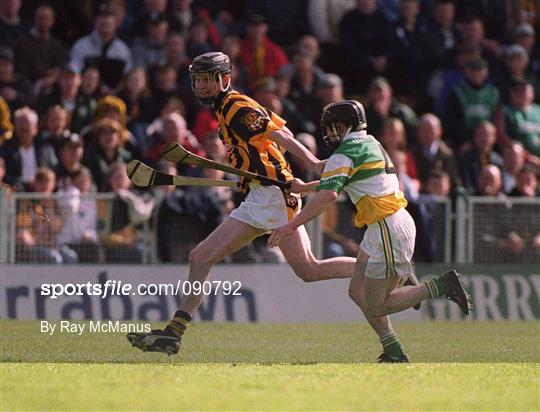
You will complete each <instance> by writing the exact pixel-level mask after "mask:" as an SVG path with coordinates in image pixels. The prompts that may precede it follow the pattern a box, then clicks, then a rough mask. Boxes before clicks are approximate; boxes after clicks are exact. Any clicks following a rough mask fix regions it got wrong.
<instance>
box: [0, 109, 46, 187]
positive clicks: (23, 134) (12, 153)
mask: <svg viewBox="0 0 540 412" xmlns="http://www.w3.org/2000/svg"><path fill="white" fill-rule="evenodd" d="M14 124H15V129H14V132H15V134H14V137H13V138H12V139H10V140H6V141H5V142H4V143H3V144H2V146H0V156H1V157H3V158H4V160H5V162H6V171H7V174H6V177H5V178H4V180H5V181H6V183H8V184H10V185H12V186H15V187H17V189H18V190H20V191H25V190H29V189H30V188H31V186H32V183H33V182H34V177H35V175H36V171H37V169H38V168H39V167H48V168H52V167H54V166H55V165H56V163H57V158H56V156H55V154H54V150H53V148H52V147H51V146H49V145H43V144H40V143H38V142H35V141H34V139H35V137H36V136H37V133H38V116H37V114H36V112H34V111H33V110H32V109H30V108H28V107H23V108H21V109H19V110H17V111H16V112H15V115H14Z"/></svg>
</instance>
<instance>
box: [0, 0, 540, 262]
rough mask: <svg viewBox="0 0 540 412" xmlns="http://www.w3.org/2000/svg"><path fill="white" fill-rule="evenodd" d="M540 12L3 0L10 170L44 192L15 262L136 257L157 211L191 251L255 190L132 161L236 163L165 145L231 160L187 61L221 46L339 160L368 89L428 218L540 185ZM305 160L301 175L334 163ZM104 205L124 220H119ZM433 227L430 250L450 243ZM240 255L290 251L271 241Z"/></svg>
mask: <svg viewBox="0 0 540 412" xmlns="http://www.w3.org/2000/svg"><path fill="white" fill-rule="evenodd" d="M539 15H540V2H539V1H537V0H492V1H468V0H378V1H376V0H295V1H291V0H169V1H167V0H103V1H98V0H94V1H90V0H80V1H69V0H52V1H50V2H42V1H34V0H25V1H24V2H22V1H21V0H2V1H0V181H1V182H2V183H1V184H2V188H3V189H2V190H4V191H6V192H8V193H13V192H16V193H24V192H32V193H37V194H42V195H45V197H44V200H40V201H36V200H28V199H27V200H24V199H22V200H20V204H19V205H18V207H17V211H18V212H17V234H16V238H17V245H18V246H17V251H18V252H17V253H18V254H17V256H18V257H17V259H18V260H22V261H24V260H25V259H26V260H28V259H34V260H39V261H50V262H68V263H69V262H78V261H91V262H95V261H104V260H105V261H109V262H112V261H116V260H118V259H124V260H127V261H138V260H140V259H141V255H140V250H139V248H137V242H138V240H137V234H136V233H137V231H136V230H135V229H136V228H137V227H140V225H141V224H147V223H148V222H150V224H151V225H152V227H153V228H154V230H155V233H156V244H157V256H158V258H159V260H160V261H164V262H169V261H173V260H180V261H185V259H186V257H187V253H188V251H189V249H190V248H192V247H193V245H194V244H196V243H197V242H198V241H200V240H201V239H202V238H204V236H206V235H207V234H208V233H209V232H210V231H211V230H212V229H213V228H215V227H216V225H217V224H219V222H220V221H221V220H222V219H223V218H224V216H226V215H227V214H228V213H229V212H230V210H232V209H233V208H234V207H235V204H238V203H239V202H240V201H241V195H240V194H237V193H232V192H231V191H230V190H228V189H224V188H205V189H201V188H177V189H174V188H172V187H165V188H158V189H154V190H151V191H150V190H146V191H140V190H136V189H135V188H132V187H131V185H130V181H129V179H128V178H127V176H126V174H125V164H126V163H127V162H129V161H130V160H131V159H135V158H136V159H141V160H143V161H144V162H146V163H148V164H149V165H152V166H153V167H155V168H157V169H159V170H161V171H164V172H167V173H182V174H186V175H192V176H204V177H213V178H231V177H228V176H224V175H223V174H222V173H221V172H218V171H213V170H199V169H197V168H193V167H189V168H186V167H185V166H181V165H173V164H169V163H164V162H163V161H162V160H160V151H161V148H162V147H163V145H164V144H165V143H167V142H178V143H180V144H182V145H183V146H184V147H186V148H188V149H189V150H191V151H192V152H194V153H197V154H199V155H202V156H206V157H209V158H211V159H213V160H216V161H218V162H225V161H226V160H225V150H224V147H223V146H222V145H221V143H220V141H219V135H218V132H217V121H216V119H215V117H214V115H213V113H212V111H211V108H209V107H207V106H203V105H201V104H199V103H198V102H197V101H196V100H195V98H194V96H193V93H192V91H191V85H190V79H189V74H188V66H189V64H190V62H191V60H192V59H193V58H194V57H195V56H197V55H199V54H201V53H205V52H208V51H213V50H221V51H223V52H225V53H227V54H228V55H229V57H230V59H231V62H232V65H233V73H232V79H233V80H232V81H233V87H234V88H235V89H237V90H239V91H241V92H245V93H247V94H248V95H249V96H251V97H253V98H254V99H256V100H257V101H259V102H260V103H261V104H263V105H264V106H266V107H268V108H269V109H271V110H272V111H274V112H275V113H277V114H279V115H280V116H282V117H283V118H284V119H285V120H286V121H287V126H288V127H289V129H291V131H292V132H293V133H294V134H295V136H296V138H297V139H298V140H299V141H300V142H302V143H303V144H304V145H305V146H306V147H308V148H309V150H311V151H312V152H313V153H314V154H316V155H317V156H318V157H319V158H321V159H325V158H328V156H329V155H330V154H331V153H330V152H329V151H328V149H327V148H326V147H325V146H324V144H323V142H322V139H321V130H320V128H319V119H320V115H321V112H322V108H323V107H324V106H325V105H327V104H329V103H332V102H335V101H338V100H342V99H344V98H354V99H357V100H359V101H361V102H362V103H363V104H364V105H365V108H366V114H367V122H368V132H369V133H371V134H373V135H374V136H375V137H377V138H378V139H379V140H380V141H381V142H382V144H383V146H384V147H385V148H386V150H387V151H388V153H389V154H390V156H391V158H392V160H393V162H394V164H395V166H396V169H397V171H398V177H399V180H400V184H401V187H402V190H403V191H404V193H405V194H406V197H407V198H408V200H409V202H410V206H409V208H410V209H411V212H412V213H413V215H414V216H415V219H416V220H417V225H419V226H420V231H421V230H422V221H423V220H425V216H426V211H425V209H426V204H427V205H429V204H430V203H429V202H431V201H432V199H433V198H434V197H445V196H454V195H455V194H457V193H466V194H469V195H476V196H486V197H504V196H512V197H514V196H517V197H535V196H538V195H539V193H540V191H539V184H538V176H539V170H540V160H539V159H540V158H539V156H540V105H538V103H539V101H540V80H539V77H540V76H539V75H540V47H539V45H538V43H537V42H536V36H537V33H538V30H539V28H540V27H539V23H538V22H539V20H540V19H539ZM290 162H291V165H292V167H293V171H294V174H295V176H297V177H300V178H302V179H304V180H313V179H314V178H317V176H314V175H313V174H312V171H310V170H308V169H306V167H305V165H303V164H302V163H299V162H298V161H297V159H294V158H290ZM95 192H97V193H105V194H107V193H113V194H114V197H113V201H112V202H109V206H108V207H109V209H107V210H105V211H103V210H100V205H99V202H98V201H96V198H95V197H93V198H92V197H87V196H86V197H85V196H81V195H85V194H88V193H95ZM52 193H56V194H57V195H56V196H53V198H54V200H50V199H47V196H46V195H48V194H52ZM51 199H52V198H51ZM426 199H427V200H426ZM24 202H26V203H24ZM426 202H427V203H426ZM101 209H103V208H101ZM428 209H429V208H428ZM101 215H111V216H113V217H114V218H113V219H112V220H111V222H110V224H109V226H108V232H107V233H106V234H105V235H103V234H102V233H100V230H99V224H98V223H99V220H100V216H101ZM422 219H423V220H422ZM326 220H328V221H330V222H331V221H332V218H329V219H326ZM40 222H41V223H40ZM347 222H348V223H349V221H348V220H347ZM173 227H177V228H180V229H177V230H176V232H175V231H174V230H173V229H172V228H173ZM40 231H46V232H47V233H48V234H47V235H45V234H43V233H41V232H40ZM179 231H181V234H179ZM428 232H429V230H427V229H426V233H427V234H426V236H424V242H425V245H423V246H422V245H420V247H418V246H417V259H418V260H430V259H433V257H432V253H431V252H430V248H431V249H432V248H433V242H430V237H429V233H428ZM40 233H41V234H40ZM514 235H515V236H517V238H516V237H515V236H514ZM325 236H327V237H328V238H329V239H330V242H329V246H328V248H326V252H325V254H326V255H337V254H343V253H345V254H347V253H348V254H354V253H355V250H356V249H355V248H357V246H356V244H357V239H356V240H354V241H353V240H352V238H350V237H347V236H344V235H343V234H341V233H338V231H337V230H336V224H335V223H334V224H332V223H328V225H327V226H325ZM497 236H499V235H497ZM497 236H495V237H496V238H497ZM419 237H420V235H419ZM44 238H47V239H48V241H44V240H43V239H44ZM497 239H499V241H497V242H496V243H497V245H500V249H501V250H505V251H507V252H508V253H509V254H512V253H513V254H514V255H515V253H516V251H519V252H521V251H523V250H524V249H525V248H529V247H530V248H532V249H533V250H536V251H540V237H539V236H537V234H534V233H533V236H532V238H531V239H532V240H531V242H530V246H527V245H528V243H527V241H525V240H524V239H523V236H520V235H518V234H515V233H512V230H510V229H509V230H507V232H505V234H503V235H502V237H499V238H497ZM119 250H120V252H118V251H119ZM29 251H31V253H30V252H29ZM119 256H120V257H119ZM231 259H233V260H235V259H236V260H237V261H255V262H257V261H275V260H279V259H280V257H279V256H276V254H275V253H274V252H272V251H269V250H268V249H266V248H265V247H264V239H261V240H260V241H258V242H255V244H254V245H253V246H251V247H250V249H249V250H247V251H243V252H240V253H239V254H238V255H237V256H236V257H233V258H231Z"/></svg>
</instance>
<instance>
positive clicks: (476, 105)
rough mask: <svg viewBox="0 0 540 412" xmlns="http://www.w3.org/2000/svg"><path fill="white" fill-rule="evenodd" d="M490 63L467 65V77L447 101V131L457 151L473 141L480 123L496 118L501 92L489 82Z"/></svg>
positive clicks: (477, 62) (455, 88) (478, 62)
mask: <svg viewBox="0 0 540 412" xmlns="http://www.w3.org/2000/svg"><path fill="white" fill-rule="evenodd" d="M488 75H489V71H488V66H487V62H486V61H485V60H482V59H478V60H471V61H469V62H467V64H466V65H465V78H464V80H463V81H462V82H460V83H459V84H457V85H456V86H455V87H454V88H453V89H452V91H451V92H450V95H449V96H448V100H447V102H446V108H445V119H444V120H445V133H446V138H447V140H448V142H450V144H451V146H452V147H453V148H454V150H459V151H460V150H461V149H462V145H463V144H464V143H467V142H470V141H471V140H472V136H473V133H474V128H475V127H476V125H477V124H478V123H480V122H482V121H484V120H489V121H491V120H493V118H494V115H495V111H496V109H497V105H498V103H499V91H498V90H497V88H496V87H495V86H493V85H491V84H489V83H488V81H487V79H488Z"/></svg>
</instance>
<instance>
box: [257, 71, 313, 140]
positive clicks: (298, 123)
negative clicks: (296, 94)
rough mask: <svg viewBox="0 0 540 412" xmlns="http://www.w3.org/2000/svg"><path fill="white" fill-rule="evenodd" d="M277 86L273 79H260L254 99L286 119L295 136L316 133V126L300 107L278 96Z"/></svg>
mask: <svg viewBox="0 0 540 412" xmlns="http://www.w3.org/2000/svg"><path fill="white" fill-rule="evenodd" d="M276 90H277V85H276V82H275V80H274V79H273V78H272V77H267V78H264V79H260V80H259V81H258V82H256V83H255V86H254V88H253V98H254V99H255V101H257V102H259V103H260V104H262V105H263V106H264V107H266V108H267V109H270V110H272V111H273V112H274V113H275V114H277V115H278V116H280V117H282V118H283V119H285V121H286V122H287V127H288V128H289V130H290V131H292V132H293V134H297V133H300V132H306V133H307V132H310V133H313V132H315V131H316V127H315V125H314V124H313V123H312V122H311V121H310V120H308V119H307V118H306V117H305V116H304V114H303V113H302V112H301V111H300V110H299V109H298V107H297V106H296V105H295V104H294V103H293V102H292V101H290V100H289V99H287V98H280V97H278V95H277V94H276Z"/></svg>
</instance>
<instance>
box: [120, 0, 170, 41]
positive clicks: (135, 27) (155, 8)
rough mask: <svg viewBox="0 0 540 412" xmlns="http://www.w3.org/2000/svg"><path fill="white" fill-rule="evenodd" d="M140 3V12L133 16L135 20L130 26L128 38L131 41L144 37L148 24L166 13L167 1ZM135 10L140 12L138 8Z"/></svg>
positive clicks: (154, 0) (145, 0)
mask: <svg viewBox="0 0 540 412" xmlns="http://www.w3.org/2000/svg"><path fill="white" fill-rule="evenodd" d="M141 3H142V10H141V11H140V12H139V13H138V14H137V15H136V16H135V20H134V21H133V22H132V24H131V28H130V33H129V37H130V38H132V39H135V38H137V37H144V36H145V35H146V28H147V27H148V23H149V22H150V21H151V20H152V19H155V18H156V17H159V16H162V15H164V14H165V13H167V0H143V1H142V2H141ZM137 10H140V6H139V7H138V8H137Z"/></svg>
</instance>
